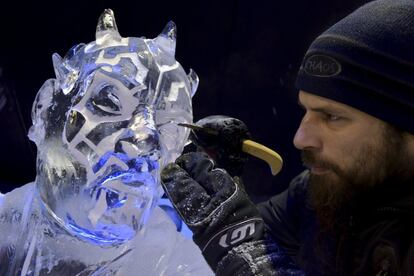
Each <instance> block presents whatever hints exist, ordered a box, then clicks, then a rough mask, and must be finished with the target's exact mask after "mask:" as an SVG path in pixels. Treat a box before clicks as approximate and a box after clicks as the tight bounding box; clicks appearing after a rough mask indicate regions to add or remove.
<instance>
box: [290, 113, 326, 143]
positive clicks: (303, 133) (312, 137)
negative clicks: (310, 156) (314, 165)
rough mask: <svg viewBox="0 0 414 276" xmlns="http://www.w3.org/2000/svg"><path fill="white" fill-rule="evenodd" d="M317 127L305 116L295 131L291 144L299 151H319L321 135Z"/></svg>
mask: <svg viewBox="0 0 414 276" xmlns="http://www.w3.org/2000/svg"><path fill="white" fill-rule="evenodd" d="M320 131H321V130H320V129H319V128H318V126H317V125H316V124H315V123H314V122H312V121H311V119H310V118H309V117H307V116H306V115H305V116H304V117H303V119H302V122H301V123H300V125H299V128H298V130H297V131H296V134H295V137H294V138H293V144H294V145H295V147H296V148H297V149H299V150H304V149H314V150H320V149H321V148H322V139H321V133H320Z"/></svg>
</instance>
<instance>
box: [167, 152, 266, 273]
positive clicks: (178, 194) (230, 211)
mask: <svg viewBox="0 0 414 276" xmlns="http://www.w3.org/2000/svg"><path fill="white" fill-rule="evenodd" d="M161 179H162V185H163V187H164V190H165V192H166V194H167V196H168V197H169V198H170V200H171V202H172V204H173V205H174V206H175V208H176V209H177V211H178V213H179V215H180V216H181V218H182V219H183V220H184V222H185V223H186V224H187V225H188V227H189V228H190V229H191V230H192V231H193V234H194V235H193V240H194V242H195V243H196V244H197V245H198V246H199V247H200V249H201V251H202V254H203V255H204V257H205V259H206V261H207V262H208V264H209V265H210V267H211V268H212V269H213V270H214V271H216V268H217V264H218V262H219V261H220V260H221V259H222V258H223V257H224V256H226V255H227V253H228V252H229V251H230V250H231V249H232V248H233V247H236V246H237V245H240V244H241V243H245V242H251V241H255V240H261V239H263V235H264V222H263V220H262V218H261V217H260V215H259V212H258V210H257V209H256V207H255V205H254V204H253V203H252V202H251V201H250V199H249V198H248V196H247V194H246V193H245V192H244V190H243V189H241V188H240V187H239V186H238V185H237V183H236V182H235V181H234V180H233V178H232V177H231V176H230V175H229V174H228V173H227V172H226V171H224V170H222V169H218V168H215V167H214V163H213V161H212V160H211V159H209V158H208V156H207V155H206V154H204V153H201V152H191V153H187V154H185V155H183V156H181V157H180V158H178V159H177V160H176V163H175V164H174V163H172V164H169V165H167V166H166V167H165V168H164V170H163V171H162V173H161Z"/></svg>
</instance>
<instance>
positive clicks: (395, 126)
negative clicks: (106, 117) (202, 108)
mask: <svg viewBox="0 0 414 276" xmlns="http://www.w3.org/2000/svg"><path fill="white" fill-rule="evenodd" d="M296 86H297V88H298V89H299V94H298V101H299V104H300V106H302V107H303V109H304V110H305V114H304V116H303V119H302V122H301V124H300V126H299V128H298V130H297V132H296V135H295V137H294V145H295V146H296V147H297V148H298V149H299V150H300V151H301V152H302V159H303V163H304V165H305V166H306V167H307V168H308V169H307V170H306V171H304V172H303V173H302V174H300V175H299V176H298V177H296V178H295V179H294V180H293V181H292V182H291V183H290V185H289V187H288V189H287V190H285V191H284V192H282V193H281V194H278V195H276V196H274V197H272V198H271V199H270V200H269V201H267V202H264V203H262V204H260V205H259V206H258V208H256V207H255V206H254V205H253V204H252V203H251V201H250V200H249V199H248V196H247V195H246V193H245V192H244V191H243V190H242V188H241V187H239V186H238V183H236V182H237V181H234V179H233V178H232V176H233V175H232V176H230V175H229V174H227V173H226V172H225V171H224V170H220V169H217V168H215V167H214V165H213V163H212V162H211V161H210V160H209V157H208V156H206V155H203V154H200V153H192V154H187V155H184V156H182V157H181V158H179V159H178V160H177V161H176V164H171V165H169V166H167V167H166V169H164V171H163V175H162V176H163V182H164V184H163V185H164V188H165V189H166V191H167V193H168V194H169V197H170V198H171V199H172V201H173V202H174V204H175V206H176V208H177V209H178V210H179V211H180V214H181V216H182V217H183V218H184V220H185V221H186V222H187V223H188V225H189V226H190V228H191V229H193V231H194V241H195V242H196V243H197V244H198V245H199V247H200V248H201V249H202V251H203V255H204V257H205V258H206V260H207V262H208V263H209V264H210V266H211V267H212V268H213V270H214V271H216V274H217V275H298V274H299V275H301V274H303V273H306V275H413V274H414V223H413V221H414V1H412V0H378V1H373V2H370V3H368V4H366V5H364V6H362V7H361V8H359V9H357V10H356V11H355V12H353V13H352V14H350V15H349V16H347V17H345V18H344V19H342V20H341V21H339V22H338V23H337V24H335V25H333V26H332V27H331V28H329V29H328V30H327V31H325V32H324V33H322V34H321V35H320V36H319V37H317V38H316V39H315V41H314V42H313V43H312V45H311V46H310V48H309V50H308V51H307V53H306V55H305V58H304V60H303V63H302V66H301V68H300V70H299V73H298V77H297V81H296ZM224 169H228V168H224ZM182 183H184V184H185V186H181V185H183V184H182ZM184 187H186V189H183V190H185V191H187V192H185V191H184V192H179V188H184ZM189 187H192V188H193V190H194V191H197V196H193V197H191V193H190V192H188V191H189V190H191V189H190V188H189ZM200 194H205V196H203V197H202V196H199V195H200ZM191 198H196V199H197V200H191ZM200 202H201V203H200ZM188 206H193V207H195V208H194V209H193V210H192V211H190V212H188V211H186V210H185V208H184V207H187V208H188ZM196 207H203V208H198V209H200V210H201V211H198V212H197V210H198V209H197V208H196ZM287 257H290V258H287ZM291 261H293V262H291Z"/></svg>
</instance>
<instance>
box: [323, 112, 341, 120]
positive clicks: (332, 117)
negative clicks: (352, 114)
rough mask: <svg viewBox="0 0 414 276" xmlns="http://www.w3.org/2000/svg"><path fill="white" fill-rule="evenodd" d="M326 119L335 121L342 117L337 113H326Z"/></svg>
mask: <svg viewBox="0 0 414 276" xmlns="http://www.w3.org/2000/svg"><path fill="white" fill-rule="evenodd" d="M326 119H327V120H328V121H330V122H335V121H339V120H341V119H342V117H339V116H337V115H334V114H329V113H328V114H326Z"/></svg>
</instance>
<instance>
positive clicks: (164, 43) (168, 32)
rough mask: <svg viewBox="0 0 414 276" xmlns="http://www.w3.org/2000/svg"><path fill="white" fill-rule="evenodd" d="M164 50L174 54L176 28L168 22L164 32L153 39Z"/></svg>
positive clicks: (172, 23)
mask: <svg viewBox="0 0 414 276" xmlns="http://www.w3.org/2000/svg"><path fill="white" fill-rule="evenodd" d="M155 40H156V41H157V43H159V44H160V46H161V47H162V48H164V50H166V51H168V52H170V53H172V54H173V55H174V54H175V45H176V40H177V26H176V25H175V23H174V22H172V21H170V22H168V23H167V25H166V26H165V27H164V30H162V32H161V33H160V34H159V35H158V37H157V38H156V39H155Z"/></svg>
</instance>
